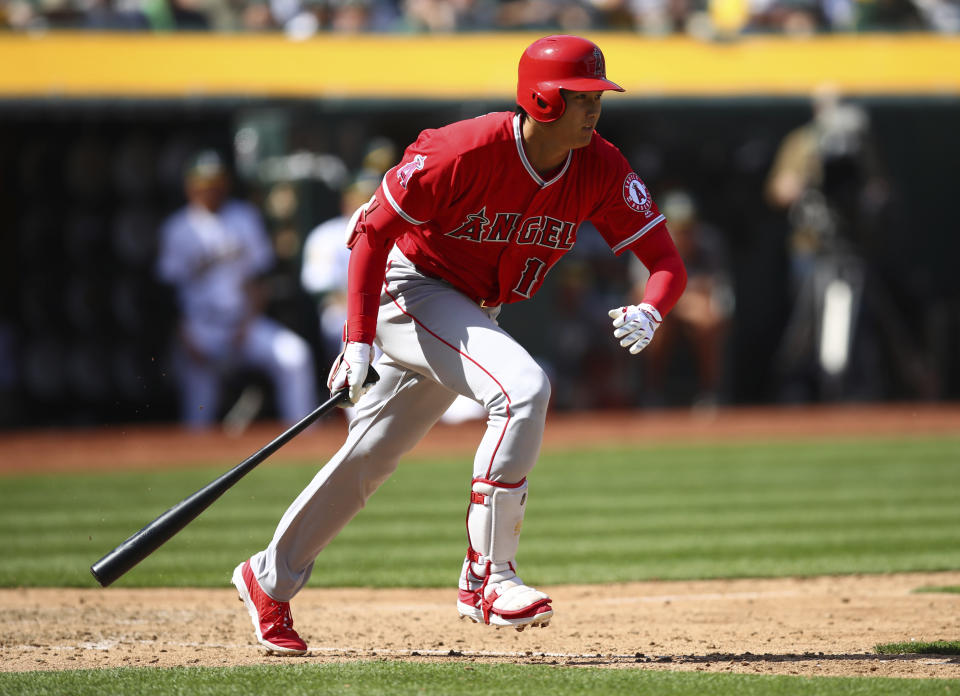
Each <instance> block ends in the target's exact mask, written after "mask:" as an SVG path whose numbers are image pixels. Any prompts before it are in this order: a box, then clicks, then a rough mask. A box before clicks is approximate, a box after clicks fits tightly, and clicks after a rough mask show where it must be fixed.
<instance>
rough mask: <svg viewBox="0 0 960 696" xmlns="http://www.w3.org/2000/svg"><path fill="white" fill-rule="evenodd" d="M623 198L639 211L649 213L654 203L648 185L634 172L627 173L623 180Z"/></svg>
mask: <svg viewBox="0 0 960 696" xmlns="http://www.w3.org/2000/svg"><path fill="white" fill-rule="evenodd" d="M623 200H624V201H625V202H626V204H627V205H628V206H630V207H631V208H632V209H633V210H636V211H637V212H638V213H649V212H650V208H651V207H652V205H653V201H652V200H650V192H649V191H647V187H646V186H644V185H643V182H642V181H640V177H639V176H637V175H636V174H634V173H633V172H630V173H629V174H627V178H626V179H624V181H623Z"/></svg>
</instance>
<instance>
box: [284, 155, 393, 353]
mask: <svg viewBox="0 0 960 696" xmlns="http://www.w3.org/2000/svg"><path fill="white" fill-rule="evenodd" d="M379 185H380V177H379V176H378V175H377V174H376V173H375V172H369V173H361V174H360V175H358V176H357V177H356V178H354V180H353V181H352V182H351V183H350V184H349V185H348V186H347V187H346V188H345V189H344V190H343V193H342V194H341V199H340V201H341V207H340V214H339V215H337V216H336V217H333V218H330V219H329V220H326V221H324V222H321V223H320V224H319V225H317V226H316V227H315V228H314V229H313V230H312V231H311V232H310V233H309V234H308V235H307V238H306V241H305V242H304V245H303V268H302V270H301V274H300V280H301V282H302V283H303V288H304V290H306V291H307V292H308V293H309V294H310V295H311V297H313V299H314V301H315V302H316V303H317V311H318V314H319V321H320V335H321V340H322V347H323V353H324V356H323V358H324V359H323V361H322V362H323V363H332V362H333V360H334V359H335V358H336V357H337V354H338V353H339V352H340V345H341V343H342V340H343V324H344V322H345V321H346V320H347V296H346V292H347V264H349V262H350V250H349V249H347V245H346V236H345V234H346V233H345V230H346V227H347V220H348V219H349V218H350V215H351V214H352V213H353V211H354V210H356V209H357V208H359V207H360V206H361V205H363V204H364V203H366V202H367V201H368V200H370V198H371V196H373V194H374V192H375V191H376V190H377V186H379Z"/></svg>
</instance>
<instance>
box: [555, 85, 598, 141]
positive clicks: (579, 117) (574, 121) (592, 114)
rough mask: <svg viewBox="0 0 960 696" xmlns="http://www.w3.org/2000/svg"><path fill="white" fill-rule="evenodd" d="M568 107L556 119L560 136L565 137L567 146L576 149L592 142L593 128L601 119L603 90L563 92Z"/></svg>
mask: <svg viewBox="0 0 960 696" xmlns="http://www.w3.org/2000/svg"><path fill="white" fill-rule="evenodd" d="M563 97H564V99H565V100H566V102H567V108H566V109H564V111H563V116H561V117H560V118H559V119H557V121H556V126H557V128H556V133H557V137H558V138H563V139H564V140H565V142H566V145H567V147H569V148H571V149H575V148H578V147H585V146H586V145H589V144H590V139H591V138H592V137H593V129H594V128H596V127H597V121H598V120H600V100H601V99H602V98H603V92H600V91H596V92H567V91H564V92H563Z"/></svg>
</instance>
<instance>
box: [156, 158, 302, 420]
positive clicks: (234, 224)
mask: <svg viewBox="0 0 960 696" xmlns="http://www.w3.org/2000/svg"><path fill="white" fill-rule="evenodd" d="M185 188H186V194H187V205H186V206H184V207H183V208H181V209H180V210H178V211H176V212H174V213H173V214H172V215H171V216H170V217H169V218H167V220H166V221H165V222H164V224H163V228H162V230H161V232H160V251H159V257H158V259H157V274H158V275H159V277H160V279H161V280H163V281H165V282H167V283H169V284H171V285H172V286H174V287H175V288H176V290H177V297H178V300H179V304H180V310H181V315H182V316H181V322H180V327H179V331H178V336H177V337H178V339H179V340H178V346H177V352H176V355H175V360H176V363H175V364H176V367H177V378H178V381H179V387H180V396H181V410H182V414H183V419H184V421H185V422H186V423H187V424H188V425H190V426H192V427H198V428H200V427H207V426H209V425H211V424H212V422H213V420H214V419H215V418H216V417H217V411H218V405H219V389H220V383H221V381H222V380H223V377H224V375H225V374H226V373H227V372H228V371H229V370H230V369H234V368H236V367H237V366H241V365H247V366H254V367H256V368H258V369H261V370H263V371H264V372H265V373H266V374H267V375H269V376H270V378H271V379H272V381H273V384H274V389H275V393H276V401H277V406H278V410H279V412H280V416H281V418H283V419H284V420H285V421H287V422H291V423H293V422H296V421H298V420H299V419H300V418H302V417H303V415H304V414H305V413H307V412H309V411H311V410H312V409H313V408H314V407H315V406H316V401H317V398H316V383H315V376H314V375H315V373H314V369H313V356H312V353H311V350H310V346H309V345H308V344H307V342H306V341H305V340H303V339H302V338H301V337H300V336H298V335H297V334H295V333H294V332H293V331H291V330H290V329H288V328H286V327H284V326H282V325H280V324H279V323H277V322H276V321H274V320H272V319H270V318H268V317H266V316H264V315H263V313H262V311H261V310H262V306H261V305H262V304H263V298H262V297H261V296H260V295H261V292H260V286H259V284H258V282H257V281H258V279H259V277H260V276H261V275H262V274H263V273H265V272H266V271H267V270H269V268H270V266H271V265H272V264H273V261H274V258H273V250H272V249H271V247H270V240H269V237H268V236H267V232H266V230H265V229H264V227H263V222H262V220H261V217H260V214H259V213H258V212H257V210H256V209H255V208H254V207H253V206H252V205H250V204H249V203H246V202H243V201H239V200H235V199H231V198H229V197H228V179H227V169H226V165H225V164H224V163H223V161H222V160H221V158H220V156H219V155H218V154H217V153H216V152H215V151H213V150H204V151H202V152H200V153H198V154H197V155H196V156H195V157H194V158H193V160H192V161H191V163H190V164H189V165H188V167H187V172H186V177H185Z"/></svg>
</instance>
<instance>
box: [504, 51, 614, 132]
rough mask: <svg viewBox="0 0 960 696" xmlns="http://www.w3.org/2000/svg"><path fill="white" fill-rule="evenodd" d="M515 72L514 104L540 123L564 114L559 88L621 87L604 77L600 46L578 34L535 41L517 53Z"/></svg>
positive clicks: (605, 72)
mask: <svg viewBox="0 0 960 696" xmlns="http://www.w3.org/2000/svg"><path fill="white" fill-rule="evenodd" d="M517 73H518V79H517V104H519V105H520V106H522V107H523V109H524V111H526V112H527V113H528V114H530V116H532V117H533V118H534V119H536V120H537V121H541V122H543V123H548V122H550V121H556V120H557V119H558V118H560V116H562V115H563V110H564V108H566V103H565V102H564V101H563V95H561V94H560V90H561V89H567V90H571V91H575V92H593V91H596V90H607V89H612V90H615V91H617V92H622V91H623V88H622V87H620V85H617V84H614V83H613V82H610V80H608V79H607V68H606V64H605V62H604V60H603V53H602V52H601V51H600V49H599V47H598V46H597V45H596V44H595V43H593V42H592V41H588V40H587V39H582V38H580V37H579V36H562V35H561V36H547V37H544V38H542V39H538V40H537V41H534V42H533V43H532V44H530V45H529V46H527V50H525V51H524V52H523V55H522V56H520V67H519V69H518V71H517Z"/></svg>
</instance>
